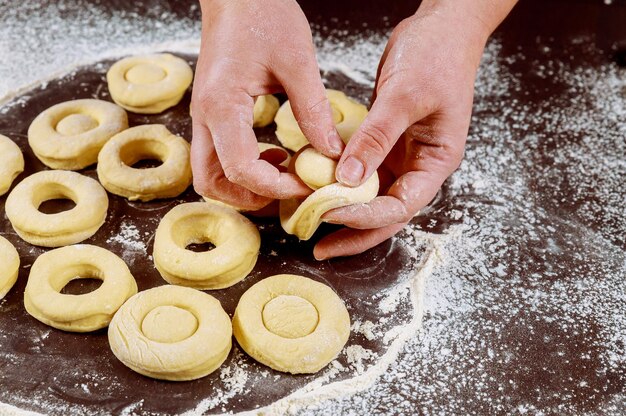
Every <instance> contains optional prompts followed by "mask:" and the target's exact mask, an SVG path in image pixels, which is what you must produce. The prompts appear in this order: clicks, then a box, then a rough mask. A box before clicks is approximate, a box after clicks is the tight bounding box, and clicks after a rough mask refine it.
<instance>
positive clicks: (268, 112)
mask: <svg viewBox="0 0 626 416" xmlns="http://www.w3.org/2000/svg"><path fill="white" fill-rule="evenodd" d="M279 105H280V103H279V102H278V98H276V97H274V96H273V95H271V94H270V95H261V96H259V97H257V99H256V101H255V103H254V123H253V125H252V126H253V127H265V126H267V125H269V124H271V123H272V122H273V121H274V116H275V115H276V112H277V111H278V107H279Z"/></svg>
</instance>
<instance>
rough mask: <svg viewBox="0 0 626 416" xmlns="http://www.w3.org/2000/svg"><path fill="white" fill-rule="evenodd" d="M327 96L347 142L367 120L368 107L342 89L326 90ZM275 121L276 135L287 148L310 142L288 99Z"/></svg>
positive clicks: (294, 147) (298, 147)
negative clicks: (348, 95) (299, 124)
mask: <svg viewBox="0 0 626 416" xmlns="http://www.w3.org/2000/svg"><path fill="white" fill-rule="evenodd" d="M326 96H327V97H328V100H329V101H330V107H331V109H332V111H333V120H334V121H335V124H336V127H337V132H338V133H339V135H340V136H341V138H342V139H343V141H344V142H346V143H347V142H348V140H350V137H352V135H353V134H354V132H355V131H356V130H357V129H358V128H359V126H360V125H361V123H362V122H363V120H365V117H366V116H367V107H365V106H364V105H363V104H359V103H357V102H356V101H354V100H353V99H351V98H349V97H347V96H346V95H345V94H344V93H343V92H341V91H337V90H326ZM274 121H275V122H276V137H278V140H280V142H281V143H282V145H283V146H285V147H286V148H287V149H289V150H293V151H294V152H297V151H298V150H300V149H301V148H303V147H304V146H306V145H307V144H309V141H308V140H307V138H306V137H304V134H303V133H302V130H300V126H298V122H297V121H296V118H295V117H294V115H293V111H292V109H291V105H290V104H289V101H286V102H285V103H284V104H283V105H282V106H281V107H280V108H279V109H278V112H277V113H276V118H275V119H274Z"/></svg>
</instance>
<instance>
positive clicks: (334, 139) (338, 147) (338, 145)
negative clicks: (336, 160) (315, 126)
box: [328, 129, 344, 155]
mask: <svg viewBox="0 0 626 416" xmlns="http://www.w3.org/2000/svg"><path fill="white" fill-rule="evenodd" d="M328 143H329V144H330V148H331V150H332V151H333V153H335V154H336V155H340V154H341V152H342V151H343V147H344V144H343V141H342V140H341V137H340V136H339V133H337V130H334V129H333V130H331V131H330V133H328Z"/></svg>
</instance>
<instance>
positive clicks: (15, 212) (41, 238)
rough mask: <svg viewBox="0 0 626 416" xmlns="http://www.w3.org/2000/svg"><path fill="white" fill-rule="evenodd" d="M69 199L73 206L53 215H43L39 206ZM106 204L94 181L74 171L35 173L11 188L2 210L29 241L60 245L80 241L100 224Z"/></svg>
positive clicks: (20, 234) (105, 197) (21, 235)
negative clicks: (51, 201) (54, 200)
mask: <svg viewBox="0 0 626 416" xmlns="http://www.w3.org/2000/svg"><path fill="white" fill-rule="evenodd" d="M62 198H65V199H71V200H72V201H73V202H74V203H75V204H76V206H75V207H74V208H72V209H70V210H68V211H64V212H59V213H57V214H44V213H43V212H41V211H39V206H41V204H42V203H43V202H45V201H49V200H51V199H62ZM108 207H109V199H108V197H107V193H106V191H105V190H104V189H103V188H102V186H100V184H99V183H98V181H96V180H94V179H91V178H89V177H87V176H83V175H81V174H79V173H76V172H70V171H64V170H45V171H41V172H37V173H35V174H33V175H31V176H29V177H27V178H26V179H24V180H23V181H22V182H20V183H19V184H18V185H17V186H16V187H15V188H14V189H13V191H11V193H10V194H9V196H8V197H7V200H6V204H5V210H6V214H7V217H8V218H9V221H11V225H12V226H13V229H14V230H15V232H16V233H17V234H18V235H19V236H20V237H22V239H23V240H25V241H27V242H29V243H30V244H33V245H36V246H42V247H60V246H67V245H70V244H76V243H80V242H81V241H83V240H86V239H87V238H89V237H91V236H92V235H94V234H95V233H96V232H97V231H98V229H99V228H100V227H101V226H102V224H104V220H105V219H106V216H107V209H108Z"/></svg>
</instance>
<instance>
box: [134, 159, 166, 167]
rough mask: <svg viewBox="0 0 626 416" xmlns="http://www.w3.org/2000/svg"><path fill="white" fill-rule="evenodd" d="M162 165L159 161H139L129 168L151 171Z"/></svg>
mask: <svg viewBox="0 0 626 416" xmlns="http://www.w3.org/2000/svg"><path fill="white" fill-rule="evenodd" d="M162 164H163V161H161V160H159V159H141V160H138V161H137V162H135V163H133V165H132V166H131V168H133V169H153V168H158V167H159V166H161V165H162Z"/></svg>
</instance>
